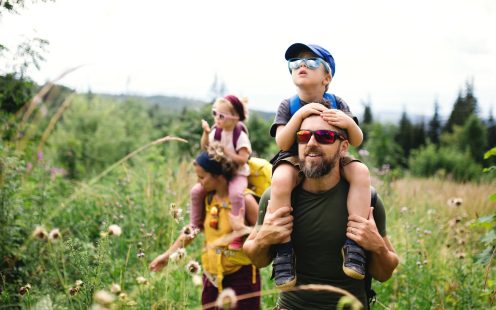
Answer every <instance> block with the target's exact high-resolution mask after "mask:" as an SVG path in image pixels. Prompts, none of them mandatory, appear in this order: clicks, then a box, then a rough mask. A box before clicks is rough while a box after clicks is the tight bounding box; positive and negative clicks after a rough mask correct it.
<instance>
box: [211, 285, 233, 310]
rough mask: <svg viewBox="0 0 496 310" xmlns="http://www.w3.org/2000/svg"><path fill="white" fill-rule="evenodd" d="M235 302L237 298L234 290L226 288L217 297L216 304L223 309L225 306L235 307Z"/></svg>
mask: <svg viewBox="0 0 496 310" xmlns="http://www.w3.org/2000/svg"><path fill="white" fill-rule="evenodd" d="M237 302H238V298H237V297H236V293H235V292H234V290H233V289H232V288H226V289H224V290H223V291H222V292H221V293H220V294H219V297H217V301H216V305H217V307H219V308H221V309H225V308H226V307H227V308H229V309H232V308H234V307H236V303H237Z"/></svg>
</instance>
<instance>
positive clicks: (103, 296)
mask: <svg viewBox="0 0 496 310" xmlns="http://www.w3.org/2000/svg"><path fill="white" fill-rule="evenodd" d="M93 298H94V299H95V301H96V302H97V303H98V304H100V305H109V304H111V303H113V302H114V301H115V295H114V294H111V293H109V292H107V291H105V290H100V291H98V292H96V293H95V296H93Z"/></svg>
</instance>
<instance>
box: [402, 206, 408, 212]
mask: <svg viewBox="0 0 496 310" xmlns="http://www.w3.org/2000/svg"><path fill="white" fill-rule="evenodd" d="M407 211H408V208H407V207H403V208H401V210H400V212H401V213H405V212H407Z"/></svg>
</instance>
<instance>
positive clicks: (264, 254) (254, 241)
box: [243, 190, 293, 268]
mask: <svg viewBox="0 0 496 310" xmlns="http://www.w3.org/2000/svg"><path fill="white" fill-rule="evenodd" d="M269 197H270V191H269V190H268V191H266V192H265V193H264V195H263V196H262V199H261V200H260V211H261V212H259V214H258V217H259V221H258V223H259V225H257V226H256V227H255V229H254V230H253V231H252V232H251V233H250V235H249V236H248V239H247V240H246V241H245V243H244V245H243V251H244V252H245V254H246V255H247V256H248V257H249V258H250V260H251V261H252V263H253V264H254V265H255V266H257V267H258V268H262V267H266V266H268V265H269V264H270V263H271V261H272V255H271V246H272V245H273V244H278V243H282V241H283V240H285V239H286V238H288V237H289V236H290V235H291V231H292V230H293V217H292V216H291V211H292V209H291V208H290V207H281V208H279V209H277V210H276V211H275V212H273V213H272V212H270V210H267V211H265V210H266V208H267V204H268V199H269ZM261 219H263V223H262V224H260V222H261Z"/></svg>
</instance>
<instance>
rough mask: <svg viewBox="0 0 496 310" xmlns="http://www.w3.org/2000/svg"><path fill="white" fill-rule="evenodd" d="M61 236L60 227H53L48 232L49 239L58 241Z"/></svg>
mask: <svg viewBox="0 0 496 310" xmlns="http://www.w3.org/2000/svg"><path fill="white" fill-rule="evenodd" d="M60 237H61V235H60V230H59V229H58V228H54V229H52V230H51V231H50V233H49V234H48V239H49V240H51V241H57V240H59V239H60Z"/></svg>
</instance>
